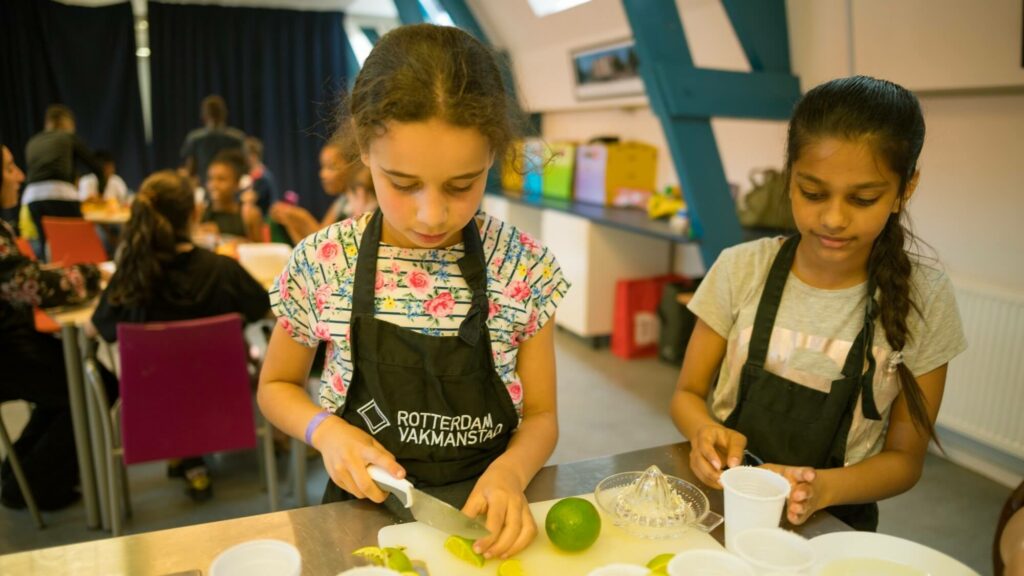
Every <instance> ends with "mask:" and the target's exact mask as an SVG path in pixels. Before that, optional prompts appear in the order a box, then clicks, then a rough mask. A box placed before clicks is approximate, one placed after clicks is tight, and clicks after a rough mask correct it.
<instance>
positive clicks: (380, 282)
mask: <svg viewBox="0 0 1024 576" xmlns="http://www.w3.org/2000/svg"><path fill="white" fill-rule="evenodd" d="M383 287H384V275H383V274H381V272H380V270H377V275H376V276H375V277H374V279H373V291H374V292H380V289H381V288H383Z"/></svg>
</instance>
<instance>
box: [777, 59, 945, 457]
mask: <svg viewBox="0 0 1024 576" xmlns="http://www.w3.org/2000/svg"><path fill="white" fill-rule="evenodd" d="M924 133H925V125H924V115H923V114H922V113H921V105H920V103H919V102H918V101H917V98H916V97H915V96H914V95H913V94H912V93H911V92H910V91H908V90H907V89H905V88H903V87H902V86H899V85H897V84H894V83H892V82H888V81H886V80H878V79H876V78H871V77H868V76H852V77H849V78H839V79H836V80H832V81H830V82H826V83H824V84H822V85H820V86H817V87H815V88H813V89H812V90H810V91H809V92H807V94H805V95H804V96H803V98H801V100H800V102H799V103H798V104H797V106H796V109H795V110H794V112H793V118H792V120H790V124H789V135H788V140H787V144H786V178H787V183H786V184H787V188H788V187H789V182H788V180H789V177H790V174H791V168H792V166H793V162H794V161H795V160H796V159H797V157H798V156H799V155H800V152H801V151H802V150H803V148H804V147H805V146H806V145H807V144H808V143H809V142H810V141H812V140H815V139H818V138H826V137H837V138H842V139H845V140H864V141H866V142H868V143H870V144H871V145H872V147H873V148H874V150H875V152H876V153H877V154H878V155H879V156H880V157H881V158H883V159H884V160H885V162H886V163H887V164H888V165H889V168H890V169H892V170H893V172H895V173H896V174H898V175H899V176H900V187H899V192H898V198H897V206H898V208H899V209H898V211H897V212H895V213H893V214H890V216H889V220H888V221H887V222H886V224H885V227H884V229H883V230H882V232H881V234H879V236H878V238H876V239H875V242H874V245H873V247H872V250H871V255H870V256H869V257H868V274H869V275H870V277H871V278H872V279H873V280H874V282H875V285H876V286H877V288H878V292H877V298H878V302H877V304H878V305H877V306H874V307H873V308H874V317H875V319H878V320H880V321H881V324H882V328H883V329H884V331H885V338H886V340H887V341H888V342H889V346H890V347H891V348H892V350H893V351H894V352H897V353H899V352H902V351H903V349H904V348H905V347H906V345H907V344H908V343H909V342H910V341H911V340H912V339H913V335H912V334H911V333H910V329H909V327H908V323H907V319H908V318H909V316H910V313H911V311H912V310H913V311H914V312H916V313H918V314H920V308H919V307H918V306H917V304H916V303H915V302H914V296H913V294H911V290H912V287H911V275H912V272H913V263H912V261H911V257H910V253H909V252H908V245H913V244H915V243H916V238H915V237H914V235H913V233H912V232H911V231H910V229H909V228H908V227H907V226H906V225H904V223H903V220H904V218H905V216H904V214H905V212H906V211H905V210H904V208H905V206H906V202H907V190H908V186H909V185H911V183H912V181H913V179H914V177H915V174H916V173H917V159H918V157H919V156H920V154H921V148H922V147H923V146H924ZM870 297H875V295H870ZM884 369H888V366H886V367H885V368H884ZM896 376H897V378H898V381H899V384H900V389H901V390H902V391H903V394H904V397H905V398H906V400H907V407H908V408H909V411H910V416H911V420H912V421H913V422H914V425H915V427H917V428H918V429H920V430H922V431H924V432H925V433H927V435H928V437H929V438H932V439H935V440H936V442H938V438H937V437H936V436H935V427H934V425H932V423H931V419H930V418H929V417H928V406H927V402H926V399H925V397H924V392H922V390H921V387H920V385H919V384H918V383H917V379H916V378H914V375H913V373H911V371H910V369H909V368H907V366H906V364H903V363H902V362H900V363H898V364H896Z"/></svg>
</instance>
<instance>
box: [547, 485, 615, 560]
mask: <svg viewBox="0 0 1024 576" xmlns="http://www.w3.org/2000/svg"><path fill="white" fill-rule="evenodd" d="M544 530H545V531H546V532H547V533H548V538H549V539H550V540H551V543H552V544H554V545H555V546H557V547H558V548H561V549H562V550H566V551H568V552H578V551H580V550H586V549H587V548H589V547H590V546H591V545H592V544H593V543H594V541H595V540H597V537H598V536H600V535H601V515H600V514H598V513H597V508H594V505H593V504H591V503H590V501H589V500H584V499H583V498H565V499H562V500H559V501H558V502H556V503H555V505H554V506H552V507H551V510H548V515H547V518H545V520H544Z"/></svg>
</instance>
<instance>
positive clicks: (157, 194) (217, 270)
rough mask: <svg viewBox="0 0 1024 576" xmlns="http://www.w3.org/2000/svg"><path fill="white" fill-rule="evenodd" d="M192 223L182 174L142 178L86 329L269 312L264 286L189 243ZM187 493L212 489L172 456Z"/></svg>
mask: <svg viewBox="0 0 1024 576" xmlns="http://www.w3.org/2000/svg"><path fill="white" fill-rule="evenodd" d="M198 222H199V211H198V209H197V208H196V205H195V200H194V196H193V193H192V186H191V184H190V183H189V180H188V179H187V178H185V177H182V176H180V175H178V174H176V173H175V172H173V171H171V170H164V171H161V172H156V173H155V174H152V175H150V176H149V177H148V178H146V179H145V181H143V182H142V187H141V188H140V189H139V193H138V195H137V196H136V197H135V201H134V202H132V214H131V218H130V219H129V220H128V224H127V225H126V226H125V231H124V236H123V237H122V239H121V246H120V247H119V248H118V250H117V256H116V259H115V261H116V263H117V271H116V272H114V275H113V276H112V277H111V278H110V284H109V285H108V286H107V288H106V290H104V292H103V294H102V295H101V296H100V301H99V304H98V305H97V307H96V311H95V312H94V313H93V316H92V326H90V327H89V328H88V329H87V331H88V332H89V333H90V334H91V335H94V334H96V333H99V335H100V336H101V337H103V339H104V340H106V341H107V342H114V341H115V340H117V325H118V324H120V323H122V322H172V321H177V320H193V319H196V318H204V317H207V316H217V315H219V314H229V313H232V312H234V313H237V314H240V315H241V316H242V317H243V318H244V319H245V321H247V322H254V321H256V320H259V319H261V318H263V317H264V316H266V315H267V313H268V312H269V311H270V299H269V297H268V296H267V292H266V290H265V289H264V288H263V286H261V285H260V283H259V282H258V281H256V279H254V278H253V277H252V276H251V275H249V273H248V272H246V271H245V269H244V268H242V265H241V264H239V263H238V262H237V261H236V260H234V259H233V258H231V257H228V256H223V255H220V254H214V253H213V252H210V251H209V250H206V249H204V248H201V247H199V246H196V245H195V244H194V243H193V242H192V233H193V232H194V230H195V227H196V225H197V224H198ZM167 474H168V476H181V477H184V478H185V493H186V494H188V495H189V496H190V497H191V498H192V499H194V500H197V501H199V500H206V499H207V498H209V497H210V496H211V495H212V494H213V487H212V484H211V483H210V477H209V473H208V471H207V469H206V466H205V463H204V461H203V458H202V457H201V456H195V457H192V458H185V459H183V460H180V461H172V462H171V463H170V464H169V465H168V468H167Z"/></svg>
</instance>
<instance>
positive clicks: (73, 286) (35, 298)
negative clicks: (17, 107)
mask: <svg viewBox="0 0 1024 576" xmlns="http://www.w3.org/2000/svg"><path fill="white" fill-rule="evenodd" d="M0 151H2V155H3V169H2V171H0V208H3V209H5V210H6V209H9V208H12V207H14V206H17V205H18V188H19V187H20V186H21V183H22V182H23V181H24V180H25V174H24V173H22V171H21V169H19V168H18V166H17V165H16V164H15V163H14V157H13V156H12V155H11V151H10V150H9V149H8V148H7V147H6V146H3V145H0ZM99 280H100V272H99V270H97V268H96V266H94V265H92V264H79V265H76V266H68V267H64V268H57V267H43V266H41V265H40V264H39V262H37V261H35V260H34V259H33V258H31V257H30V255H28V254H23V253H22V252H21V249H20V248H19V247H18V242H17V234H16V233H15V231H14V229H13V228H12V227H11V226H10V225H9V224H8V223H7V222H6V221H3V220H0V365H2V366H3V367H4V373H3V377H2V378H0V402H7V401H8V400H26V401H28V402H31V403H32V404H33V408H32V415H31V417H30V418H29V421H28V424H27V425H26V426H25V428H24V430H22V432H21V435H20V436H19V437H18V441H17V442H15V443H14V452H15V453H16V454H17V455H18V458H19V461H20V462H21V466H22V468H23V469H24V471H25V476H26V478H27V480H28V484H29V486H30V487H31V490H32V494H33V496H34V497H35V500H36V504H38V506H39V508H41V509H43V510H56V509H59V508H64V507H66V506H69V505H71V504H73V503H74V502H75V501H76V500H77V499H78V497H79V494H78V491H77V490H76V489H75V484H76V482H77V481H78V459H77V457H76V455H75V454H76V453H75V442H74V434H73V432H72V428H71V406H70V402H69V400H68V383H67V376H66V372H65V371H64V353H63V350H62V348H61V344H60V340H57V339H56V338H54V337H53V336H52V335H50V334H42V333H40V332H37V331H36V329H35V326H34V322H33V311H32V309H33V307H34V306H46V307H49V306H60V305H75V304H81V303H84V302H88V301H89V299H90V298H92V297H93V296H95V295H96V293H97V292H98V291H99ZM0 502H2V503H3V505H4V506H5V507H7V508H16V509H20V508H25V506H26V504H25V498H24V497H23V495H22V493H21V489H20V488H19V487H18V483H17V481H16V479H15V477H14V474H13V470H12V469H11V466H10V464H9V462H8V460H7V459H6V458H5V459H4V462H3V465H2V466H0Z"/></svg>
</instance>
